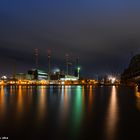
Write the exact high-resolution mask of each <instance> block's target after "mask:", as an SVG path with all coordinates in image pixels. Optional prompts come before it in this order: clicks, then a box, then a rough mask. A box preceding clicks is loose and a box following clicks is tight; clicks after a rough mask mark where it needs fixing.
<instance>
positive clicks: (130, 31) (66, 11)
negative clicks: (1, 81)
mask: <svg viewBox="0 0 140 140" xmlns="http://www.w3.org/2000/svg"><path fill="white" fill-rule="evenodd" d="M35 48H38V49H39V66H40V68H41V69H44V70H47V67H48V65H47V50H48V49H50V50H51V52H52V60H51V63H52V69H53V68H57V67H58V68H61V69H64V68H65V54H69V56H70V60H71V61H72V62H73V64H74V62H75V59H76V58H77V57H79V63H80V65H81V70H82V74H83V75H86V76H91V77H94V76H95V75H100V74H105V73H121V72H122V71H123V70H124V68H126V67H127V65H128V64H129V61H130V58H131V56H132V55H134V54H137V53H140V1H138V0H22V1H21V0H0V76H1V75H3V74H8V75H9V74H11V73H12V72H13V66H14V65H16V69H17V72H26V71H27V70H28V69H31V68H33V67H34V66H35V60H34V49H35Z"/></svg>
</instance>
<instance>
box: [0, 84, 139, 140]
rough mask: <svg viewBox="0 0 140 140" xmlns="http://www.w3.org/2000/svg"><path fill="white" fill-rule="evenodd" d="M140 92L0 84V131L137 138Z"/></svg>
mask: <svg viewBox="0 0 140 140" xmlns="http://www.w3.org/2000/svg"><path fill="white" fill-rule="evenodd" d="M139 131H140V93H138V92H135V89H133V88H128V87H115V86H109V87H94V86H17V87H16V86H8V87H3V86H1V87H0V137H2V136H7V137H8V138H9V139H26V140H27V139H47V140H59V139H60V140H63V139H64V140H81V139H83V140H91V139H93V140H127V139H132V140H135V139H140V132H139Z"/></svg>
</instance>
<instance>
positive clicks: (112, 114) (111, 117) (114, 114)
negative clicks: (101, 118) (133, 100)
mask: <svg viewBox="0 0 140 140" xmlns="http://www.w3.org/2000/svg"><path fill="white" fill-rule="evenodd" d="M106 118H107V121H106V125H107V126H106V128H107V129H106V131H107V139H108V140H113V139H115V131H116V128H117V127H116V125H117V121H118V103H117V92H116V87H115V86H112V89H111V97H110V100H109V106H108V111H107V116H106Z"/></svg>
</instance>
